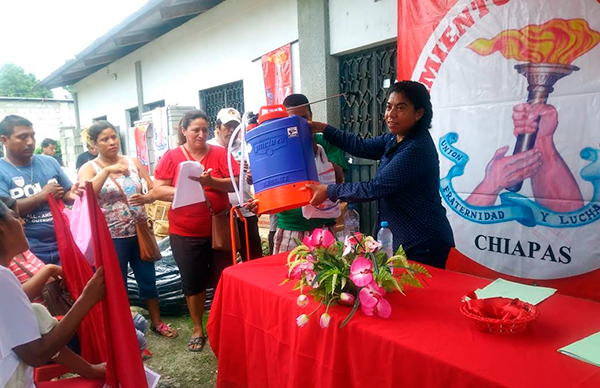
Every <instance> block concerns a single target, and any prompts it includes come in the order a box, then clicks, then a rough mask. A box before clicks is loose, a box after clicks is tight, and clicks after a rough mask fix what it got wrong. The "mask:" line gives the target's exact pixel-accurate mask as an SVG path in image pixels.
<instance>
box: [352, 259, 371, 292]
mask: <svg viewBox="0 0 600 388" xmlns="http://www.w3.org/2000/svg"><path fill="white" fill-rule="evenodd" d="M350 280H352V282H353V283H354V284H356V286H357V287H364V286H366V285H367V284H369V283H371V282H372V281H373V263H371V261H370V260H368V259H366V258H364V257H362V256H361V257H357V258H356V260H354V262H353V263H352V266H350Z"/></svg>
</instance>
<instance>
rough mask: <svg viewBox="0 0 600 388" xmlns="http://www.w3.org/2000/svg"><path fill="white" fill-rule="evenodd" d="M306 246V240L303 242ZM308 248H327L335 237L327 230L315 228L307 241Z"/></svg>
mask: <svg viewBox="0 0 600 388" xmlns="http://www.w3.org/2000/svg"><path fill="white" fill-rule="evenodd" d="M303 242H304V243H305V244H306V238H305V239H304V241H303ZM308 242H309V244H310V245H307V246H308V247H309V248H311V249H312V248H316V247H324V248H329V247H330V246H331V245H332V244H333V243H334V242H335V236H334V235H333V233H331V232H330V231H328V230H325V229H321V228H317V229H315V230H314V231H313V233H312V235H311V236H310V239H309V240H308Z"/></svg>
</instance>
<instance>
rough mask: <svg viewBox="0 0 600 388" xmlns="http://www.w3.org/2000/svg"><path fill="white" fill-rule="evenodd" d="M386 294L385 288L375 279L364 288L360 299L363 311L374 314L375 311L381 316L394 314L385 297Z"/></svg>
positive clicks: (369, 314)
mask: <svg viewBox="0 0 600 388" xmlns="http://www.w3.org/2000/svg"><path fill="white" fill-rule="evenodd" d="M384 295H385V289H383V288H382V287H379V285H378V284H377V283H376V282H375V281H373V282H371V283H369V284H368V285H367V286H366V287H364V288H362V289H361V290H360V293H359V299H360V304H361V308H362V311H363V313H365V315H368V316H372V315H373V313H374V312H377V315H379V316H380V317H382V318H389V317H390V315H391V314H392V306H390V304H389V302H388V301H387V300H385V299H384V298H383V296H384Z"/></svg>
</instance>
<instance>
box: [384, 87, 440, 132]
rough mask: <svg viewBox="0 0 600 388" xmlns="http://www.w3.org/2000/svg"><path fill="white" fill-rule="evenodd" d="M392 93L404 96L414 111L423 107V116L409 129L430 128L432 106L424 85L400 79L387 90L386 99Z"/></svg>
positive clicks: (415, 130)
mask: <svg viewBox="0 0 600 388" xmlns="http://www.w3.org/2000/svg"><path fill="white" fill-rule="evenodd" d="M392 93H399V94H402V95H403V96H404V97H406V99H408V100H409V101H410V102H412V104H413V105H414V107H415V111H417V110H419V109H421V108H423V110H424V113H423V117H421V119H420V120H419V121H417V123H416V124H415V126H414V127H413V128H412V129H411V131H414V132H417V131H420V130H422V129H425V130H427V129H429V128H431V119H433V107H432V106H431V96H430V95H429V92H428V91H427V88H426V87H425V85H423V84H422V83H420V82H416V81H400V82H396V83H395V84H393V85H392V87H391V88H390V90H389V91H388V95H387V98H388V99H389V98H390V96H391V95H392Z"/></svg>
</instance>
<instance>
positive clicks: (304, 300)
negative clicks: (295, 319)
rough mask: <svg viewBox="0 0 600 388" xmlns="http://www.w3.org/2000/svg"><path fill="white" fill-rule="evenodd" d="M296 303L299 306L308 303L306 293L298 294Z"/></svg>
mask: <svg viewBox="0 0 600 388" xmlns="http://www.w3.org/2000/svg"><path fill="white" fill-rule="evenodd" d="M296 303H297V304H298V306H300V307H304V306H306V305H307V304H308V296H306V295H300V296H299V297H298V299H297V300H296Z"/></svg>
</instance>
